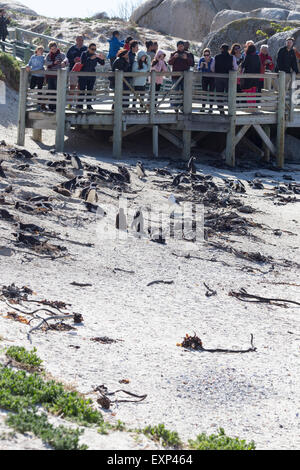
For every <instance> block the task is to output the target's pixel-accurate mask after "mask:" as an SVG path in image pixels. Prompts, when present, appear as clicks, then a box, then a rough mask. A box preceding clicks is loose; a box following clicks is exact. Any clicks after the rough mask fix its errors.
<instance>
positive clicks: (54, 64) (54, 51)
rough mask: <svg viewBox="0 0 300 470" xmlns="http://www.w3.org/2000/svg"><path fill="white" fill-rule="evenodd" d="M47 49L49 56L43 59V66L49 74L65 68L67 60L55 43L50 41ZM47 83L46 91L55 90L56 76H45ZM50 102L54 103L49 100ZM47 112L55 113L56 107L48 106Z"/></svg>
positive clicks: (53, 105)
mask: <svg viewBox="0 0 300 470" xmlns="http://www.w3.org/2000/svg"><path fill="white" fill-rule="evenodd" d="M48 47H49V51H50V52H49V54H47V56H46V59H45V66H46V67H47V70H48V71H49V72H56V71H57V70H59V69H61V68H64V67H66V65H67V63H68V59H67V58H66V56H65V54H63V53H62V52H61V51H60V49H58V47H57V43H56V42H55V41H51V42H49V44H48ZM46 78H47V82H48V90H56V89H57V76H56V75H46ZM49 100H50V101H55V99H54V100H51V99H49ZM49 110H50V111H55V110H56V105H55V104H49Z"/></svg>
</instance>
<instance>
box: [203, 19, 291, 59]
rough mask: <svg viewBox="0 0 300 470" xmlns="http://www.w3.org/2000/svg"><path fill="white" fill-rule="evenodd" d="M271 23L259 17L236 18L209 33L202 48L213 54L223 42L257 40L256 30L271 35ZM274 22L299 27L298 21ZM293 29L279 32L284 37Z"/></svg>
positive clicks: (272, 32) (284, 25)
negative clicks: (206, 48)
mask: <svg viewBox="0 0 300 470" xmlns="http://www.w3.org/2000/svg"><path fill="white" fill-rule="evenodd" d="M272 23H273V21H271V20H263V19H259V18H242V19H240V20H236V21H233V22H232V23H229V24H227V25H226V26H224V28H222V29H219V30H218V31H215V32H213V33H210V34H209V35H208V36H207V37H206V38H205V40H204V42H203V45H202V46H203V48H205V47H209V48H210V49H211V50H212V53H213V54H217V53H218V52H219V50H220V47H221V45H222V44H223V43H227V44H228V45H229V46H231V45H232V44H234V43H235V42H237V43H239V44H242V45H243V44H245V42H246V41H248V40H249V39H252V40H253V41H254V42H259V41H260V40H261V39H262V37H261V36H260V35H259V34H257V32H258V30H262V31H263V32H265V33H266V34H267V35H268V36H269V37H271V36H272V37H273V34H274V32H275V31H274V28H273V27H272ZM276 23H278V24H282V27H286V26H291V27H292V28H295V30H297V28H299V27H300V23H298V22H289V21H284V22H281V21H277V22H276ZM295 30H294V29H292V30H291V31H287V32H285V33H279V34H283V35H284V38H287V37H288V36H290V35H293V34H294V31H295ZM271 40H272V38H271V39H269V41H267V40H266V39H264V41H263V42H264V43H267V42H270V41H271ZM283 42H284V40H283ZM277 50H278V49H276V53H277ZM272 52H273V48H272ZM275 55H276V54H275Z"/></svg>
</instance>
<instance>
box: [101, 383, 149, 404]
mask: <svg viewBox="0 0 300 470" xmlns="http://www.w3.org/2000/svg"><path fill="white" fill-rule="evenodd" d="M94 392H99V393H100V395H101V396H100V398H98V400H97V403H99V405H101V406H102V408H104V409H106V410H108V409H109V408H110V405H111V404H112V403H125V402H127V403H128V402H129V403H139V402H141V401H143V400H145V398H147V394H145V395H136V394H135V393H132V392H128V391H127V390H122V389H121V390H116V391H115V392H108V389H107V387H106V386H105V385H99V386H98V387H96V388H95V390H94ZM119 392H122V393H125V394H126V395H129V396H131V397H134V398H138V400H125V399H122V400H119V399H116V400H111V399H110V398H108V396H112V395H115V394H116V393H119Z"/></svg>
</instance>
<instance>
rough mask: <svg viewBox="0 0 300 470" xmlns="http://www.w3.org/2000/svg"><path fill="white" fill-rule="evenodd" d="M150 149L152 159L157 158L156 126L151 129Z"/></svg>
mask: <svg viewBox="0 0 300 470" xmlns="http://www.w3.org/2000/svg"><path fill="white" fill-rule="evenodd" d="M152 148H153V155H154V157H158V126H153V127H152Z"/></svg>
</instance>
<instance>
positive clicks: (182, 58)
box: [168, 41, 193, 107]
mask: <svg viewBox="0 0 300 470" xmlns="http://www.w3.org/2000/svg"><path fill="white" fill-rule="evenodd" d="M168 63H169V65H171V66H172V70H173V72H186V71H188V70H190V67H192V65H193V61H192V58H191V56H190V55H189V54H187V53H186V51H185V50H184V41H178V43H177V51H175V52H172V54H171V57H170V59H169V62H168ZM178 79H179V77H172V82H173V84H174V83H176V82H177V81H178ZM183 89H184V78H182V79H181V81H180V82H179V83H178V84H177V85H176V87H175V88H174V90H175V91H183ZM171 106H173V107H178V106H182V103H171Z"/></svg>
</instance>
